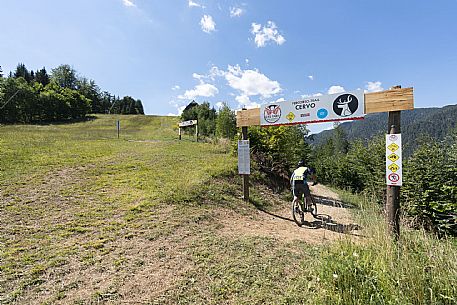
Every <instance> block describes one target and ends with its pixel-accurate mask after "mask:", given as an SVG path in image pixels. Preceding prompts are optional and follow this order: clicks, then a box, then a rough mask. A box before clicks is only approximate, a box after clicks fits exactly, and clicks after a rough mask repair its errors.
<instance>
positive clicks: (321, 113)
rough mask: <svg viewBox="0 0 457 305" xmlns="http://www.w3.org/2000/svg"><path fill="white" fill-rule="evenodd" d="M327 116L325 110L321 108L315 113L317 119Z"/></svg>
mask: <svg viewBox="0 0 457 305" xmlns="http://www.w3.org/2000/svg"><path fill="white" fill-rule="evenodd" d="M327 115H328V111H327V109H324V108H321V109H319V110H318V111H317V117H318V118H319V119H325V118H326V117H327Z"/></svg>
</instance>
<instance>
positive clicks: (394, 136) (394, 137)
mask: <svg viewBox="0 0 457 305" xmlns="http://www.w3.org/2000/svg"><path fill="white" fill-rule="evenodd" d="M397 139H398V137H397V136H396V135H394V134H393V135H390V136H389V140H391V141H392V142H395V141H397Z"/></svg>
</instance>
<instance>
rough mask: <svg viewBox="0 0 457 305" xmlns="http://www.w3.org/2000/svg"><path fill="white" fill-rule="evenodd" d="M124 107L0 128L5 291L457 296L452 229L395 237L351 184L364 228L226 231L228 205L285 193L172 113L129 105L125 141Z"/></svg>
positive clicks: (110, 295) (120, 299) (146, 296)
mask: <svg viewBox="0 0 457 305" xmlns="http://www.w3.org/2000/svg"><path fill="white" fill-rule="evenodd" d="M118 118H119V117H117V116H108V115H102V116H97V117H96V118H95V119H92V120H89V121H86V122H81V123H73V124H62V125H13V126H0V223H1V230H0V303H2V304H15V303H17V304H99V303H106V304H224V303H227V304H265V303H267V304H455V303H456V302H457V297H456V296H457V288H456V285H455V283H456V282H457V243H456V241H455V240H452V239H449V240H446V239H445V240H437V239H435V238H433V237H432V236H429V235H427V234H426V233H424V232H419V231H412V230H408V229H407V228H404V229H403V233H404V234H403V237H402V239H401V240H400V243H399V244H395V243H393V242H392V241H391V240H390V238H388V236H387V234H386V232H385V230H384V223H383V219H382V215H381V214H380V213H379V208H378V207H376V206H374V205H373V204H372V203H371V200H369V198H362V197H360V196H352V195H349V194H345V193H342V196H343V198H344V199H345V201H346V202H348V203H351V204H353V205H356V206H358V208H356V209H353V211H352V212H353V214H354V217H356V219H357V221H358V223H359V224H360V225H361V226H362V227H363V228H364V231H363V232H364V237H363V238H362V239H361V240H358V241H353V240H352V239H351V238H350V236H347V238H346V237H345V236H343V237H342V238H341V240H339V241H336V242H325V243H322V244H320V243H313V244H310V243H306V242H305V241H303V240H291V239H282V238H278V237H275V236H271V237H265V236H246V235H242V234H237V232H236V231H235V232H230V234H226V233H227V232H225V231H226V230H225V231H224V230H223V227H224V223H227V217H229V216H228V215H233V214H239V215H244V216H245V217H248V218H249V219H251V220H252V221H253V222H254V221H256V219H257V218H258V214H259V207H260V208H261V209H263V210H271V211H274V210H275V209H277V208H278V206H281V205H288V203H287V201H285V200H284V198H282V197H281V196H279V195H273V194H271V192H268V191H267V190H265V187H264V186H263V185H262V184H261V182H255V184H254V186H253V188H252V198H253V201H252V202H251V203H245V202H243V201H242V200H241V198H240V197H241V192H240V191H241V186H240V179H239V178H238V177H237V175H236V157H235V156H233V155H232V154H230V147H229V146H228V145H227V144H216V143H195V142H193V141H192V139H193V138H192V137H187V136H185V137H184V139H183V140H182V141H178V140H177V130H176V128H175V126H176V122H177V118H170V117H155V116H121V117H120V119H121V138H120V139H117V134H116V130H115V121H116V119H118ZM260 225H261V224H260ZM291 226H293V224H291ZM223 232H225V233H223ZM303 234H307V231H306V230H305V229H304V230H303Z"/></svg>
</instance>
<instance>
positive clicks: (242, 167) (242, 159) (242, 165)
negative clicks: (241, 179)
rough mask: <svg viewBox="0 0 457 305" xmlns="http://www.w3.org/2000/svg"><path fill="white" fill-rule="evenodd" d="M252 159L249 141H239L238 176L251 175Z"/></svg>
mask: <svg viewBox="0 0 457 305" xmlns="http://www.w3.org/2000/svg"><path fill="white" fill-rule="evenodd" d="M250 162H251V159H250V156H249V140H239V141H238V174H240V175H250V174H251V164H250Z"/></svg>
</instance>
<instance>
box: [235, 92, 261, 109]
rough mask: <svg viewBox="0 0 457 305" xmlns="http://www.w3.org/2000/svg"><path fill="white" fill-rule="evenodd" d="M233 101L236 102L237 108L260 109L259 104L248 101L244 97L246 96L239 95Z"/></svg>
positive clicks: (247, 97) (246, 97) (247, 98)
mask: <svg viewBox="0 0 457 305" xmlns="http://www.w3.org/2000/svg"><path fill="white" fill-rule="evenodd" d="M235 100H236V101H237V102H238V106H239V107H240V108H241V107H244V108H246V109H250V108H258V107H260V104H259V103H256V102H253V101H251V100H250V99H249V96H246V95H239V96H237V97H235Z"/></svg>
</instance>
